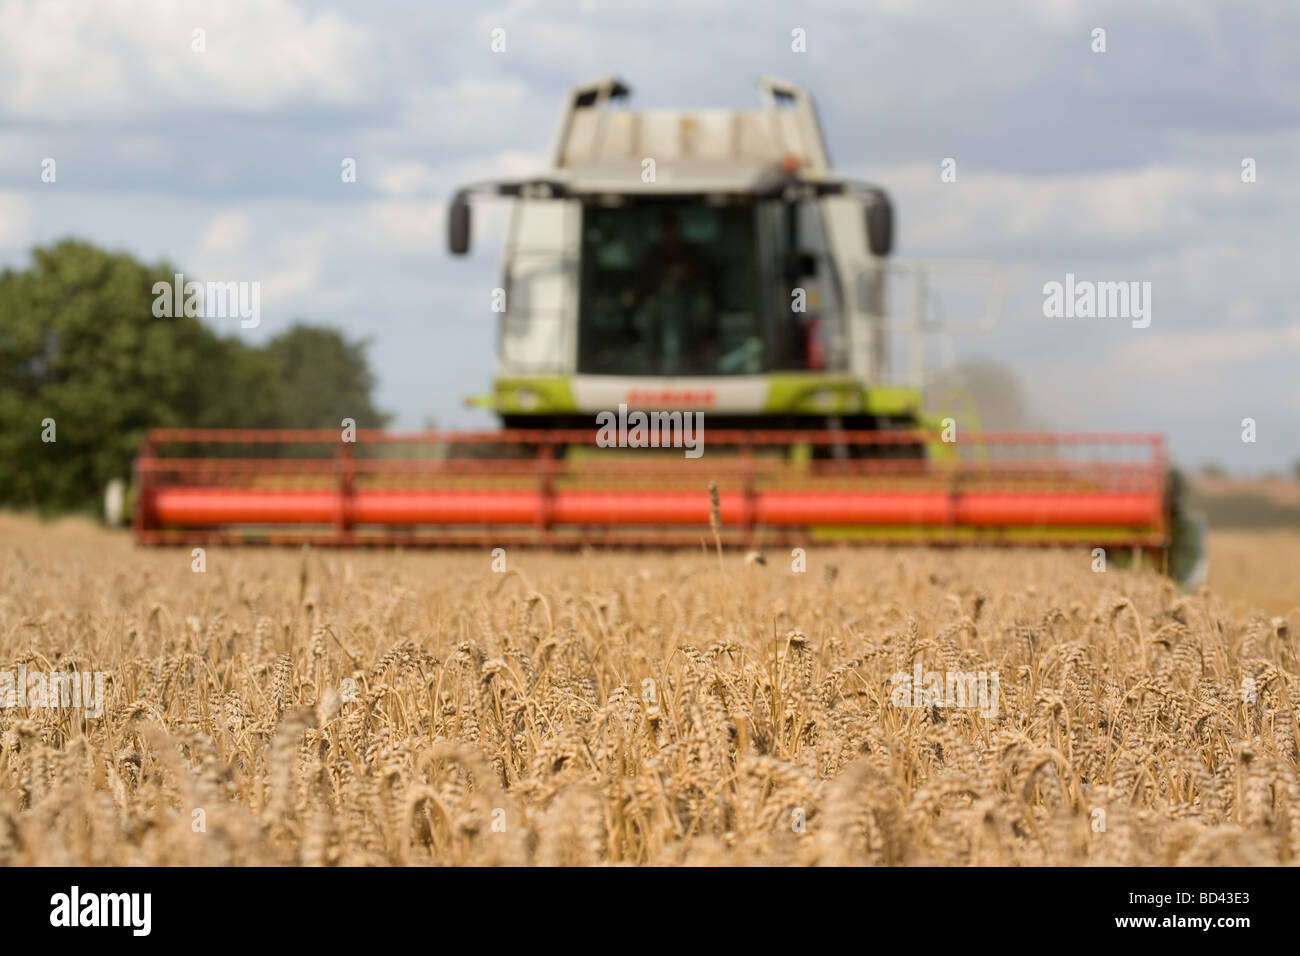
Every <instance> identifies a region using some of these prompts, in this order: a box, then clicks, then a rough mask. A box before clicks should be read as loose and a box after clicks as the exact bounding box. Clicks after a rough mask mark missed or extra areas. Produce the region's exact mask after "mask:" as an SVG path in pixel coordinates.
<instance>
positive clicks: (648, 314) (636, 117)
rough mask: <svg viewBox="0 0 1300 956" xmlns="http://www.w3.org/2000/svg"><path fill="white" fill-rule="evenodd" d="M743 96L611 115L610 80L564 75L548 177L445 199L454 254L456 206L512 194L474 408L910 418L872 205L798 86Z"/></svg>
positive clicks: (583, 416) (458, 227)
mask: <svg viewBox="0 0 1300 956" xmlns="http://www.w3.org/2000/svg"><path fill="white" fill-rule="evenodd" d="M758 87H759V92H760V96H761V104H760V107H759V108H757V109H751V110H699V111H684V110H652V111H645V112H634V111H630V110H622V109H612V108H611V106H612V104H613V103H614V102H615V101H617V100H621V99H623V98H625V97H627V96H628V95H629V93H630V90H629V88H628V86H627V84H625V83H623V82H622V81H620V80H617V79H613V78H608V79H603V80H598V81H596V82H593V83H588V84H583V85H580V86H577V87H575V88H573V89H572V90H570V91H569V94H568V97H567V98H566V101H565V105H564V110H563V112H562V114H561V117H560V123H559V129H558V132H557V134H556V140H555V146H554V150H553V152H552V158H551V168H550V169H548V170H546V171H545V173H543V174H542V175H540V176H538V177H536V178H534V179H527V180H516V181H510V182H491V183H480V184H477V185H474V186H470V187H467V188H465V189H462V190H460V191H459V192H457V193H456V195H455V197H454V198H453V200H452V203H451V211H450V215H449V217H448V224H449V245H450V248H451V251H452V252H453V253H456V254H461V253H464V252H465V251H466V250H467V249H468V248H469V234H470V218H471V217H470V204H471V202H472V201H474V200H476V199H478V198H481V197H485V196H508V197H511V198H513V199H514V208H513V211H512V216H511V219H510V224H509V229H508V233H507V237H506V247H505V256H504V268H503V277H502V285H501V288H502V290H503V291H504V298H505V308H504V312H503V314H502V318H501V327H500V336H499V339H498V342H499V354H498V374H497V377H496V380H495V383H494V385H495V387H494V389H493V394H492V396H491V397H490V398H489V399H487V400H486V401H484V402H482V403H481V404H486V405H489V406H490V407H491V408H493V409H494V410H495V411H496V412H497V413H498V415H499V416H500V417H501V419H502V421H503V423H504V424H505V425H506V426H507V427H521V428H529V427H549V428H555V427H585V426H587V425H589V424H590V422H591V421H592V416H593V415H595V414H597V413H599V412H600V411H602V410H604V409H609V408H614V407H617V406H618V405H619V404H620V403H624V404H628V405H629V406H637V405H643V406H653V407H655V408H663V409H678V410H682V411H686V410H694V411H700V412H707V413H708V414H709V416H710V422H711V424H712V425H713V427H717V428H724V427H728V426H734V427H742V428H752V427H764V428H773V427H785V428H822V427H825V426H826V424H827V423H828V422H832V421H833V422H834V423H835V425H836V427H839V428H846V429H875V428H888V427H898V426H899V425H913V424H917V423H918V422H919V416H920V390H919V385H920V383H919V382H906V383H904V384H903V385H902V386H901V387H900V385H899V384H898V383H897V382H896V381H891V376H890V355H889V351H888V348H887V338H886V333H887V329H888V326H889V325H890V322H889V320H888V319H887V317H886V315H885V301H886V300H885V280H886V274H887V271H888V269H887V267H886V259H885V257H886V256H888V255H889V253H890V251H891V249H892V246H893V210H892V207H891V204H890V201H889V198H888V197H887V196H886V194H885V192H884V191H883V190H882V189H880V188H878V187H876V186H872V185H869V184H866V183H861V182H855V181H852V180H847V179H843V178H841V177H838V176H836V175H834V174H833V173H832V171H831V169H830V162H829V158H828V155H827V150H826V144H825V140H824V139H823V137H822V132H821V127H820V125H819V123H818V119H817V114H816V111H815V109H814V107H813V103H812V100H811V98H810V97H809V96H808V94H807V93H806V92H805V91H804V90H803V89H801V88H800V87H798V86H796V85H794V84H793V83H789V82H786V81H784V80H778V79H774V78H771V77H762V78H760V80H759V82H758ZM902 324H903V325H904V326H905V327H906V329H907V330H909V331H911V330H914V329H915V327H916V323H915V322H914V321H909V322H906V323H902Z"/></svg>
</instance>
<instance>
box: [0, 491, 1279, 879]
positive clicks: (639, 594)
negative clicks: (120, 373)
mask: <svg viewBox="0 0 1300 956" xmlns="http://www.w3.org/2000/svg"><path fill="white" fill-rule="evenodd" d="M1211 552H1212V554H1211V561H1212V563H1211V568H1210V578H1209V588H1208V590H1206V591H1204V592H1202V593H1201V594H1199V595H1190V596H1189V595H1183V594H1180V593H1179V592H1178V591H1177V589H1176V588H1175V587H1174V586H1173V585H1172V584H1170V583H1169V582H1168V581H1166V580H1164V579H1163V578H1161V577H1159V576H1157V575H1155V574H1154V573H1150V572H1141V573H1130V572H1123V571H1117V570H1113V569H1112V570H1111V571H1109V572H1107V573H1105V574H1094V573H1092V572H1091V570H1090V559H1089V556H1088V555H1087V554H1086V553H1073V552H1040V551H1033V552H973V551H972V552H963V551H957V552H938V551H914V550H899V551H884V550H871V551H837V550H826V551H812V552H810V553H809V554H808V556H807V573H804V574H796V573H792V570H791V559H790V555H789V554H783V553H777V552H769V553H768V555H767V559H768V563H767V564H766V565H765V566H764V565H758V564H751V563H746V562H745V561H744V559H743V558H742V557H741V556H739V555H736V554H728V555H726V556H725V558H724V564H723V567H722V568H721V569H720V568H719V564H718V559H717V557H716V556H715V555H712V554H701V553H700V552H698V551H691V552H687V553H683V554H679V555H673V556H665V555H638V554H627V553H625V554H613V555H608V554H595V555H558V556H557V555H546V554H541V553H536V552H524V551H520V552H513V551H512V552H510V553H508V554H507V556H506V557H507V567H508V571H507V572H506V573H504V574H502V573H493V571H492V570H491V558H490V556H489V555H488V554H486V553H479V552H472V553H471V552H464V553H427V552H420V553H397V552H374V553H359V552H311V553H300V552H294V551H265V550H262V551H259V550H244V551H223V550H217V549H214V550H211V551H209V552H208V553H207V554H206V570H205V571H204V572H203V573H195V572H194V571H193V570H192V569H191V562H192V558H191V555H190V553H189V551H188V550H156V551H143V550H137V549H136V548H134V547H133V546H132V544H131V543H130V540H129V539H128V538H127V536H126V535H124V534H120V533H109V532H106V531H103V530H101V529H99V528H97V527H95V526H93V525H91V524H89V523H82V522H62V523H59V524H57V525H40V524H38V523H36V522H34V521H32V520H29V519H26V518H20V517H14V516H8V515H0V693H2V692H3V686H4V685H3V674H4V673H6V672H8V673H14V672H15V671H16V670H17V669H18V668H19V667H20V666H22V667H25V668H26V672H27V673H28V674H32V673H41V672H70V671H73V670H77V671H82V672H87V673H89V672H96V671H98V672H102V673H103V674H104V675H105V684H104V694H103V702H104V707H103V713H102V715H98V716H92V715H89V714H86V713H83V712H82V711H79V710H76V709H72V708H68V707H43V708H28V707H17V706H10V707H0V865H13V864H19V865H21V864H34V863H40V864H68V865H75V864H110V863H111V864H137V863H191V864H230V863H236V864H275V863H286V864H330V863H347V864H378V865H386V864H493V863H520V864H554V863H577V864H601V863H652V864H683V863H684V864H692V863H705V864H707V863H737V864H753V863H791V864H814V863H820V864H835V863H850V864H944V865H947V864H995V863H1020V864H1048V865H1071V864H1123V863H1140V864H1148V863H1149V864H1171V865H1185V864H1212V863H1234V864H1260V863H1283V862H1294V859H1295V855H1296V852H1297V848H1300V783H1297V780H1298V779H1300V778H1298V776H1297V759H1298V756H1300V755H1298V754H1297V749H1296V739H1297V734H1300V726H1298V725H1297V720H1296V713H1295V710H1294V706H1293V704H1292V701H1293V700H1297V699H1300V694H1298V693H1297V692H1298V691H1300V686H1298V684H1297V681H1298V680H1300V678H1298V677H1297V662H1296V652H1297V636H1296V635H1297V628H1300V617H1298V616H1297V615H1300V611H1293V610H1292V609H1293V608H1296V607H1297V606H1300V585H1298V584H1297V577H1300V535H1296V534H1286V533H1264V534H1261V533H1240V532H1238V533H1225V534H1218V535H1215V536H1214V537H1213V540H1212V541H1211ZM1288 612H1290V616H1289V626H1288V623H1287V621H1283V620H1273V619H1271V618H1273V617H1274V616H1280V615H1286V614H1288ZM918 669H919V671H920V672H921V674H922V675H923V681H922V683H923V687H922V688H921V689H919V690H917V691H916V692H913V691H912V690H911V689H909V688H907V687H904V689H903V691H902V692H900V690H899V686H900V678H899V675H907V676H908V678H909V680H910V677H911V676H912V675H913V674H915V673H917V671H918ZM928 673H933V674H936V675H937V684H938V688H939V691H940V699H939V700H937V701H933V700H932V701H929V702H927V701H926V700H925V697H924V695H925V693H926V692H927V691H929V690H930V689H931V688H932V686H933V685H932V684H931V683H928V680H929V678H926V677H924V675H926V674H928ZM954 675H970V676H971V679H970V681H969V682H967V681H966V678H965V677H961V678H955V677H954ZM980 675H983V677H982V678H981V676H980ZM993 678H996V682H994V680H993ZM981 681H982V683H981ZM11 683H12V681H11ZM977 686H978V687H979V689H980V690H985V691H988V692H989V693H986V694H984V695H983V696H980V695H979V693H976V697H975V699H965V698H964V697H962V696H961V694H963V693H964V692H965V691H966V690H970V691H974V690H976V687H977ZM954 693H956V694H957V695H958V696H957V699H956V700H955V701H954V700H953V697H954ZM951 704H955V705H954V706H948V705H951ZM968 704H973V705H975V706H966V705H968Z"/></svg>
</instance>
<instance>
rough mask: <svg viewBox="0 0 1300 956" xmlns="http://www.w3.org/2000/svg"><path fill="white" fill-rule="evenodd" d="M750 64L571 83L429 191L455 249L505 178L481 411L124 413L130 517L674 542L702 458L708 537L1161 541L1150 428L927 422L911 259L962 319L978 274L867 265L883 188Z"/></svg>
mask: <svg viewBox="0 0 1300 956" xmlns="http://www.w3.org/2000/svg"><path fill="white" fill-rule="evenodd" d="M759 90H760V93H761V99H762V108H760V109H755V110H743V111H721V110H720V111H696V112H685V111H672V110H669V111H649V112H631V111H627V110H621V109H614V108H612V107H611V105H610V103H611V101H613V100H616V99H620V98H623V97H625V96H627V95H628V92H629V90H628V88H627V86H626V85H625V84H623V83H622V82H620V81H618V80H615V79H606V80H602V81H599V82H595V83H591V84H586V85H583V86H579V87H577V88H575V89H573V90H572V91H571V92H570V94H569V97H568V100H567V102H566V104H565V107H564V111H563V114H562V117H561V121H560V127H559V131H558V135H557V137H556V143H555V150H554V155H553V158H552V162H551V168H550V169H549V170H548V171H547V172H546V173H545V174H543V175H541V176H539V177H537V178H535V179H528V180H521V181H513V182H492V183H484V184H478V185H474V186H470V187H468V188H466V189H462V190H461V191H460V192H458V193H457V194H456V196H455V198H454V200H453V202H452V204H451V208H450V214H449V223H448V226H449V239H450V247H451V251H452V252H453V253H455V254H457V255H460V254H464V253H465V252H466V251H467V250H468V248H469V235H470V202H471V200H478V199H480V198H483V197H491V196H504V197H508V198H510V199H512V200H513V210H512V215H511V218H510V224H509V231H508V235H507V239H506V250H505V262H504V275H503V278H502V281H501V287H502V289H503V290H504V291H505V301H506V305H507V307H506V310H505V311H504V313H503V314H502V316H501V321H500V328H499V338H498V350H499V354H498V373H497V376H496V379H495V382H494V390H493V393H492V395H491V396H490V397H487V398H483V399H480V400H478V403H479V404H482V405H485V406H487V407H490V408H491V409H492V410H494V411H495V413H496V414H497V416H498V417H499V419H500V421H501V424H502V428H501V430H499V431H493V432H425V433H412V434H397V433H386V432H370V431H365V430H361V431H356V432H355V434H348V433H346V432H345V431H342V430H339V431H336V430H327V431H223V430H193V429H188V430H187V429H180V430H177V429H171V430H161V431H154V432H152V433H151V434H150V435H149V437H148V439H147V441H146V442H145V444H144V446H143V448H142V450H141V452H140V456H139V459H138V461H137V463H136V475H135V488H136V495H137V497H136V502H135V508H134V523H135V532H136V536H137V539H138V540H139V541H140V542H141V543H144V544H196V543H208V542H230V543H236V542H239V543H252V542H259V543H271V544H276V543H284V544H291V543H303V542H312V543H319V544H323V545H370V544H380V545H473V546H487V547H498V546H508V545H522V544H526V545H538V546H543V547H564V546H570V547H572V546H586V545H622V546H627V545H632V546H664V547H668V546H683V545H685V546H695V547H697V546H698V545H699V543H700V541H701V540H705V539H707V540H708V541H710V542H712V540H713V535H712V531H711V530H710V524H711V522H710V518H711V511H712V504H711V496H710V492H709V486H710V484H716V488H717V506H718V517H720V519H721V529H720V536H721V540H722V542H723V543H724V544H726V545H736V546H745V547H761V546H764V545H770V546H777V545H779V546H790V545H794V544H806V543H810V542H811V543H815V542H854V543H905V544H928V545H955V544H963V545H966V544H977V545H1073V546H1087V547H1095V546H1101V547H1105V548H1107V549H1124V551H1126V552H1130V549H1131V553H1135V554H1136V553H1145V554H1148V555H1150V556H1152V557H1153V558H1154V560H1155V561H1156V562H1157V563H1159V564H1161V565H1162V566H1163V564H1164V562H1165V558H1166V555H1167V553H1168V549H1169V547H1170V543H1171V529H1172V528H1174V527H1175V523H1176V520H1177V516H1176V515H1175V514H1174V503H1175V497H1176V496H1174V495H1172V494H1171V493H1170V491H1169V488H1168V487H1167V478H1166V472H1167V468H1166V461H1165V452H1164V445H1163V442H1162V439H1161V438H1160V437H1159V436H1156V435H1145V434H1055V433H1043V432H1033V433H997V434H994V433H981V432H979V431H977V430H973V429H970V428H967V427H966V426H965V424H963V427H962V430H960V431H957V430H956V429H955V428H954V427H952V425H951V424H950V425H949V427H947V428H945V427H944V425H945V423H944V420H943V417H942V416H934V417H929V416H927V415H926V414H925V413H924V412H923V409H922V396H923V393H924V389H925V386H926V384H927V381H926V373H925V353H926V348H925V340H926V337H927V336H933V335H934V333H936V332H938V333H940V336H942V335H943V334H946V333H947V332H949V331H952V326H950V325H949V326H946V327H942V328H940V327H937V326H936V325H935V323H933V322H932V321H930V320H929V318H928V317H927V316H926V314H925V313H926V312H927V311H928V310H927V301H928V299H927V296H928V291H927V289H928V286H927V283H928V282H930V281H931V280H932V279H933V276H934V275H935V274H936V273H937V272H939V271H944V272H948V273H964V274H969V275H974V276H977V277H983V279H984V280H988V281H989V282H990V284H991V291H990V293H989V294H988V296H987V300H988V306H989V307H988V309H987V312H986V313H985V315H984V318H983V319H982V320H981V322H979V323H975V324H976V325H985V324H987V323H988V322H990V321H992V318H993V317H995V316H996V314H997V312H998V309H999V302H1000V294H1001V289H1000V282H999V277H998V275H997V273H996V272H995V271H992V270H989V269H988V268H987V267H981V266H978V265H971V264H966V265H962V264H957V263H950V264H947V265H945V266H942V267H939V266H936V265H935V264H913V265H908V266H904V265H900V264H897V263H890V262H888V260H887V258H886V257H887V256H888V255H889V253H890V250H891V246H892V241H893V240H892V233H893V214H892V209H891V206H890V202H889V200H888V198H887V197H886V195H885V193H884V192H883V191H882V190H880V189H878V188H876V187H873V186H870V185H866V184H863V183H857V182H852V181H849V180H846V179H842V178H840V177H838V176H836V175H834V173H833V172H832V171H831V169H830V164H829V160H828V158H827V153H826V147H825V144H824V141H823V138H822V134H821V130H820V128H819V125H818V121H817V116H816V112H815V110H814V108H813V105H812V102H811V100H810V99H809V97H808V95H807V94H806V93H805V92H804V91H803V90H802V89H800V88H799V87H797V86H795V85H793V84H790V83H787V82H784V81H779V80H775V79H770V78H763V79H760V80H759ZM895 279H901V280H903V282H902V287H903V290H904V292H905V293H906V294H905V295H904V296H903V298H905V299H906V300H907V301H908V303H909V308H908V309H907V310H906V311H907V315H906V318H905V319H903V320H901V321H900V320H898V319H895V318H893V317H891V313H890V310H889V308H888V306H887V303H888V302H889V298H888V296H887V291H886V287H887V285H890V284H894V280H895ZM485 291H486V290H485ZM944 341H945V340H943V339H942V338H940V342H941V344H943V342H944ZM900 343H902V344H906V345H907V352H908V356H907V360H906V361H905V362H896V361H894V358H895V355H894V352H896V351H899V349H898V348H897V346H898V345H899V344H900ZM895 365H905V366H906V371H905V372H904V373H903V374H902V375H901V376H900V375H898V374H896V373H895V371H894V366H895ZM620 406H625V408H624V413H625V414H626V415H627V416H628V418H629V419H630V420H631V424H633V425H635V424H636V418H635V416H634V415H633V414H632V413H633V412H637V411H642V412H647V413H659V418H658V419H656V420H657V421H661V422H667V423H671V425H673V426H678V425H682V426H684V425H686V424H687V423H688V422H689V423H690V424H692V425H693V426H694V427H695V431H694V433H692V432H689V431H687V432H685V433H683V432H682V431H677V432H675V433H673V435H674V436H676V437H677V438H679V439H683V440H685V441H686V443H687V444H688V445H689V443H690V441H691V440H692V439H693V440H694V441H695V442H696V443H697V445H699V447H698V448H696V449H695V450H692V449H691V448H690V447H659V448H654V447H639V446H641V445H642V443H643V439H644V438H645V437H646V436H644V435H643V434H641V433H639V432H637V431H636V429H635V428H634V429H632V430H631V432H630V433H628V434H626V435H624V434H623V433H622V432H619V433H617V436H616V437H623V438H626V439H627V440H626V441H625V442H622V444H623V446H624V447H618V444H619V443H618V442H614V444H615V447H605V446H607V445H609V444H611V442H608V441H598V432H597V425H598V424H599V423H600V420H598V416H601V415H602V413H605V414H606V415H607V416H612V415H618V414H619V410H620ZM629 410H630V411H629ZM686 413H691V414H686ZM701 413H702V415H703V428H702V430H701V429H700V425H699V418H698V415H699V414H701ZM603 420H604V421H605V422H608V417H607V418H605V419H603ZM621 421H622V419H620V422H621ZM603 437H604V438H609V437H610V433H609V431H608V430H607V431H606V432H605V433H604V435H603ZM666 437H673V436H666ZM953 439H955V440H953ZM701 441H702V444H700V443H701ZM700 451H702V454H699V452H700ZM697 455H698V457H697Z"/></svg>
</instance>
